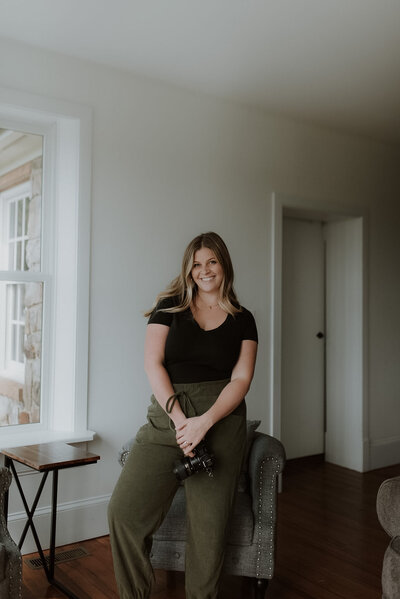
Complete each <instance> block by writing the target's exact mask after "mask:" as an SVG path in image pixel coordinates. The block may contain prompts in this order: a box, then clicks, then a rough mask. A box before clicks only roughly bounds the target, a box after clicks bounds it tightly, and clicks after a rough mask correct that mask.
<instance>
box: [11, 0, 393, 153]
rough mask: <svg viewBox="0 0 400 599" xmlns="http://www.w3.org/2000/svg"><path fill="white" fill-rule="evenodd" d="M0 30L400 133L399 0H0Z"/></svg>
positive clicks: (270, 103) (236, 97) (343, 123)
mask: <svg viewBox="0 0 400 599" xmlns="http://www.w3.org/2000/svg"><path fill="white" fill-rule="evenodd" d="M0 15H1V17H0V36H2V37H6V38H11V39H15V40H20V41H22V42H25V43H28V44H32V45H34V46H40V47H42V48H48V49H51V50H56V51H58V52H62V53H65V54H68V55H71V56H76V57H80V58H84V59H89V60H92V61H96V62H99V63H102V64H106V65H110V66H112V67H116V68H118V69H123V70H126V71H131V72H132V73H135V74H138V75H142V76H146V77H151V78H154V79H158V80H162V81H165V82H168V83H172V84H174V85H178V86H180V87H184V88H188V89H190V90H195V91H200V92H205V93H207V94H212V95H216V96H219V97H221V98H226V99H228V100H232V101H235V102H240V103H242V104H245V105H248V106H253V107H257V108H261V109H265V110H267V111H268V112H272V113H275V114H280V115H283V116H286V117H292V118H295V119H299V120H302V121H306V122H312V123H316V124H318V125H323V126H328V127H333V128H336V129H339V130H342V131H348V132H351V133H355V134H360V135H364V136H367V137H370V138H374V139H377V140H383V141H388V142H395V143H400V0H197V1H195V0H112V1H111V0H35V2H32V0H0Z"/></svg>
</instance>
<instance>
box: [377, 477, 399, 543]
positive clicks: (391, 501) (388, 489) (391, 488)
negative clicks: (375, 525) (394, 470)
mask: <svg viewBox="0 0 400 599" xmlns="http://www.w3.org/2000/svg"><path fill="white" fill-rule="evenodd" d="M376 511H377V514H378V519H379V522H380V523H381V525H382V528H383V529H384V530H385V531H386V532H387V534H388V535H389V536H390V537H392V538H393V537H396V536H400V476H396V477H394V478H388V479H387V480H384V481H383V483H382V484H381V486H380V487H379V490H378V494H377V497H376Z"/></svg>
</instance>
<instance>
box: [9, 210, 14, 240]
mask: <svg viewBox="0 0 400 599" xmlns="http://www.w3.org/2000/svg"><path fill="white" fill-rule="evenodd" d="M9 211H10V218H9V222H8V237H9V238H10V237H14V236H15V202H10V203H9Z"/></svg>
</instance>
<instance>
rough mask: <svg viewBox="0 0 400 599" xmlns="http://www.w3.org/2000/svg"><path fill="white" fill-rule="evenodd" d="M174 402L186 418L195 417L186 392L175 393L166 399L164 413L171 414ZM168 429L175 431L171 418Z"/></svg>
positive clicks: (194, 411)
mask: <svg viewBox="0 0 400 599" xmlns="http://www.w3.org/2000/svg"><path fill="white" fill-rule="evenodd" d="M176 401H177V402H178V403H179V405H180V406H181V409H182V412H183V413H184V414H185V416H186V418H190V417H193V416H196V415H197V413H196V410H195V409H194V406H193V404H192V402H191V401H190V397H189V394H188V393H187V392H186V391H178V392H176V393H173V394H172V395H171V396H170V397H168V399H167V403H166V404H165V411H166V412H167V414H171V412H172V410H173V408H174V405H175V402H176ZM169 427H170V429H171V430H173V431H174V430H175V426H174V423H173V422H172V419H171V418H170V419H169Z"/></svg>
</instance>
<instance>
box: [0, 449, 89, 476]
mask: <svg viewBox="0 0 400 599" xmlns="http://www.w3.org/2000/svg"><path fill="white" fill-rule="evenodd" d="M1 453H2V454H3V455H5V456H8V457H9V458H12V459H13V460H15V461H17V462H20V463H21V464H25V465H26V466H29V467H30V468H33V469H34V470H39V471H43V470H53V469H55V468H68V467H71V466H82V465H83V464H94V463H96V462H97V461H98V460H99V459H100V456H99V455H96V454H94V453H89V452H88V451H86V449H82V448H80V447H74V446H73V445H68V443H60V442H53V443H39V444H38V445H24V446H23V447H10V448H7V449H2V450H1Z"/></svg>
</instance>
